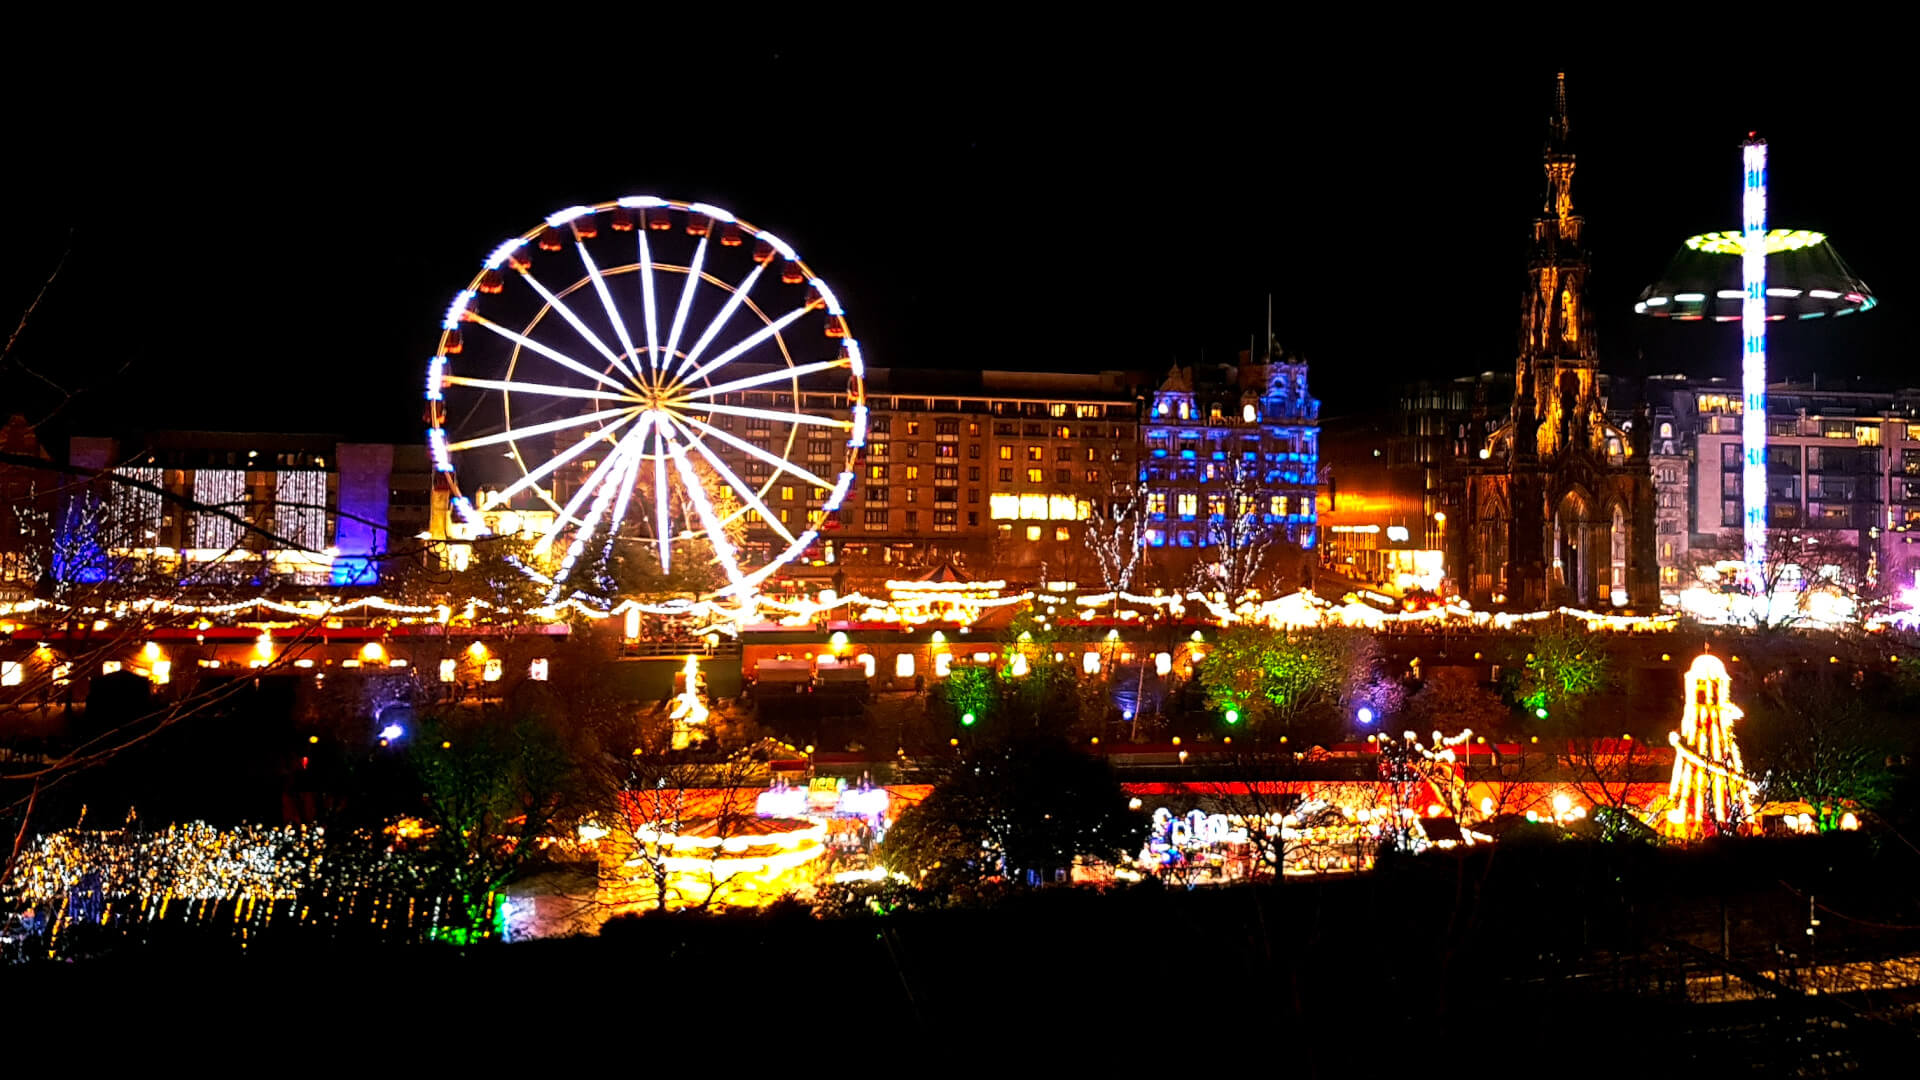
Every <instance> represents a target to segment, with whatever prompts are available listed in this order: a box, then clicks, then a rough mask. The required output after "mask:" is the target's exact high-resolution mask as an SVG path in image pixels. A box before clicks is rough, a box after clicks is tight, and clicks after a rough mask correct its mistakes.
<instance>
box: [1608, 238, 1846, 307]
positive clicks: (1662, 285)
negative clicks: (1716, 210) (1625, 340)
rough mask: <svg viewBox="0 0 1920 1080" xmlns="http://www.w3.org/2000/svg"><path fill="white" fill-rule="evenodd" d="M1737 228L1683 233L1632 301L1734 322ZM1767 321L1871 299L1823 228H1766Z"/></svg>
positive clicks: (1738, 295)
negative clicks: (1653, 278)
mask: <svg viewBox="0 0 1920 1080" xmlns="http://www.w3.org/2000/svg"><path fill="white" fill-rule="evenodd" d="M1742 245H1743V241H1742V238H1741V234H1740V233H1738V232H1712V233H1702V234H1701V235H1699V236H1693V237H1689V238H1688V239H1687V242H1686V243H1685V244H1683V245H1681V248H1680V251H1679V252H1678V253H1677V254H1676V255H1674V257H1673V260H1672V261H1671V262H1669V263H1668V264H1667V269H1666V272H1665V273H1663V274H1661V275H1660V280H1658V281H1656V282H1654V283H1653V284H1652V285H1649V286H1647V287H1646V288H1645V289H1644V290H1642V291H1641V293H1640V298H1639V301H1638V302H1637V303H1635V304H1634V305H1633V310H1634V311H1635V312H1636V313H1638V314H1641V315H1651V316H1653V317H1655V318H1660V319H1677V320H1680V321H1682V322H1702V321H1711V322H1739V321H1740V303H1741V301H1742V300H1743V299H1744V298H1745V296H1746V293H1745V292H1744V291H1742V285H1741V269H1740V256H1741V254H1742ZM1766 289H1767V320H1768V321H1769V322H1777V321H1782V320H1786V319H1820V318H1825V317H1827V316H1834V317H1839V316H1842V315H1851V314H1853V313H1854V312H1856V311H1866V310H1868V309H1869V308H1872V307H1873V306H1874V305H1875V304H1876V303H1878V301H1877V300H1875V299H1874V296H1873V292H1872V290H1870V289H1868V288H1867V284H1866V282H1864V281H1861V280H1860V279H1859V278H1857V277H1855V276H1854V275H1853V271H1852V270H1850V269H1848V267H1847V264H1846V263H1845V262H1844V261H1842V260H1841V258H1840V253H1839V252H1837V251H1835V250H1834V249H1833V245H1832V244H1831V243H1829V242H1828V241H1827V237H1826V234H1825V233H1817V232H1810V231H1808V230H1806V229H1774V230H1772V231H1771V232H1769V233H1767V276H1766Z"/></svg>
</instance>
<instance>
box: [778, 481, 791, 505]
mask: <svg viewBox="0 0 1920 1080" xmlns="http://www.w3.org/2000/svg"><path fill="white" fill-rule="evenodd" d="M780 498H781V499H782V500H783V501H785V502H792V501H793V485H791V484H788V485H787V486H785V487H782V488H781V489H780Z"/></svg>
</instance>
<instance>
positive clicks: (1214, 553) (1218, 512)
mask: <svg viewBox="0 0 1920 1080" xmlns="http://www.w3.org/2000/svg"><path fill="white" fill-rule="evenodd" d="M1266 497H1267V492H1266V489H1265V485H1264V484H1263V483H1262V482H1261V475H1260V466H1259V465H1257V464H1253V463H1249V462H1240V461H1235V462H1228V463H1227V464H1226V468H1225V475H1224V477H1223V478H1222V479H1221V480H1220V481H1218V482H1217V483H1215V484H1210V485H1208V487H1207V490H1206V492H1205V493H1204V495H1202V498H1204V499H1205V500H1206V505H1205V506H1204V507H1202V509H1203V510H1204V511H1205V513H1206V528H1205V529H1204V530H1203V531H1202V534H1203V536H1204V539H1205V551H1206V557H1205V558H1203V559H1202V561H1200V562H1198V563H1196V564H1195V565H1194V568H1193V586H1194V587H1195V588H1197V589H1200V590H1201V591H1203V592H1220V593H1225V594H1226V597H1227V600H1228V602H1229V603H1232V602H1234V601H1236V600H1238V599H1239V598H1240V597H1242V596H1245V595H1246V594H1247V593H1248V592H1249V591H1251V590H1252V589H1254V588H1255V587H1257V586H1258V585H1259V583H1260V581H1261V580H1262V577H1263V575H1264V574H1265V573H1266V571H1267V570H1268V569H1269V566H1268V564H1269V561H1270V559H1271V557H1272V556H1273V555H1274V553H1275V549H1276V548H1277V547H1279V546H1281V545H1284V544H1285V543H1286V541H1285V539H1284V538H1283V537H1282V536H1281V535H1280V532H1279V530H1278V529H1277V528H1275V527H1274V525H1273V523H1272V522H1270V521H1268V520H1267V517H1268V515H1267V507H1266V506H1264V505H1262V502H1263V500H1264V499H1265V498H1266Z"/></svg>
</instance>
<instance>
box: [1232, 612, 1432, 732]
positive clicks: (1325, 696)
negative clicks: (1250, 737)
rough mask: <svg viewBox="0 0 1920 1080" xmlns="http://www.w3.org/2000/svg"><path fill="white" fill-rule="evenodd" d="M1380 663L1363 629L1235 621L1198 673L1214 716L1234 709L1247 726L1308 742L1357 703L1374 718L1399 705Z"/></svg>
mask: <svg viewBox="0 0 1920 1080" xmlns="http://www.w3.org/2000/svg"><path fill="white" fill-rule="evenodd" d="M1381 667H1382V653H1381V650H1380V646H1379V643H1378V642H1377V641H1376V640H1375V639H1374V637H1373V635H1372V634H1369V633H1367V632H1366V631H1363V630H1350V629H1344V628H1334V627H1329V628H1321V629H1308V630H1293V631H1287V630H1277V629H1271V628H1268V627H1258V626H1235V627H1233V628H1231V629H1229V630H1227V631H1226V632H1225V633H1223V634H1221V635H1220V638H1219V640H1218V641H1216V642H1215V643H1214V646H1213V649H1212V651H1211V653H1210V654H1209V655H1208V657H1207V660H1206V662H1205V663H1204V664H1202V665H1201V666H1200V670H1199V679H1200V683H1201V686H1202V689H1203V692H1204V696H1205V700H1206V703H1207V708H1208V710H1209V711H1210V712H1212V713H1213V714H1214V715H1217V716H1220V717H1222V718H1225V717H1226V716H1227V714H1228V713H1229V712H1230V711H1233V712H1238V713H1239V714H1240V716H1241V718H1242V720H1243V722H1244V723H1245V724H1246V725H1247V726H1248V727H1250V728H1255V729H1267V728H1274V729H1277V730H1278V731H1279V732H1286V733H1290V734H1291V736H1292V739H1293V741H1294V742H1301V741H1303V740H1305V741H1307V743H1308V745H1311V744H1312V743H1313V742H1327V741H1331V740H1332V739H1334V738H1335V737H1337V736H1338V735H1340V734H1341V733H1343V732H1344V731H1346V730H1347V725H1348V723H1349V721H1350V720H1352V713H1353V712H1354V711H1355V710H1357V709H1358V708H1359V707H1361V706H1362V705H1365V706H1366V707H1368V708H1372V709H1374V711H1375V715H1376V716H1377V717H1380V718H1384V717H1385V716H1386V715H1388V714H1389V713H1390V712H1391V711H1392V710H1393V709H1394V707H1395V706H1397V705H1398V697H1397V694H1398V688H1397V686H1395V685H1394V683H1393V681H1392V680H1390V679H1385V678H1383V677H1382V672H1381Z"/></svg>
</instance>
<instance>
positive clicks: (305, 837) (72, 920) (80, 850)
mask: <svg viewBox="0 0 1920 1080" xmlns="http://www.w3.org/2000/svg"><path fill="white" fill-rule="evenodd" d="M391 831H392V830H389V832H391ZM325 849H326V836H325V830H324V829H323V828H322V827H320V826H316V825H239V826H233V827H225V828H222V827H216V826H213V825H209V824H207V823H205V822H198V821H196V822H186V823H181V824H175V825H170V826H168V827H167V828H165V829H162V830H158V831H151V832H150V831H145V830H141V829H138V828H134V827H131V826H129V827H126V828H118V829H89V828H85V827H82V826H76V827H74V828H70V829H63V830H60V831H58V832H53V833H48V834H45V835H42V836H39V837H36V838H35V839H34V840H33V841H32V842H31V843H30V844H29V845H28V846H26V847H25V848H23V849H22V851H21V853H20V857H19V859H18V860H17V862H16V864H15V866H14V868H13V872H12V874H11V875H10V876H9V877H8V880H7V883H6V887H5V889H4V890H3V891H0V901H4V902H5V903H6V906H7V907H8V908H10V909H12V910H14V911H16V912H17V913H18V914H16V915H15V916H14V918H13V920H12V921H11V922H10V924H9V926H8V931H9V936H11V937H16V938H17V937H24V936H25V934H22V933H21V932H22V931H25V932H26V934H32V935H37V936H38V938H39V939H40V944H41V946H42V947H44V948H46V949H47V951H48V954H49V955H56V954H58V952H59V950H60V948H61V937H62V935H63V934H64V933H66V932H67V931H69V930H70V929H71V928H72V927H73V926H75V925H77V924H92V925H96V926H100V927H109V928H115V929H119V930H122V931H129V932H138V931H139V930H140V929H141V928H143V927H149V926H155V925H165V924H190V925H194V926H197V927H200V928H202V929H207V928H212V929H225V930H227V931H229V932H230V933H231V934H232V936H233V937H234V938H236V939H237V940H238V941H239V943H240V945H241V947H242V948H245V947H246V945H247V944H248V943H249V942H250V941H251V940H253V939H255V938H257V937H259V936H260V935H261V934H262V933H264V932H266V931H268V930H269V929H271V928H272V927H273V926H274V925H275V924H278V925H280V926H281V927H282V928H286V927H287V926H290V925H291V926H297V927H302V928H305V929H308V930H316V929H317V930H320V931H322V932H332V933H335V934H347V933H360V934H373V935H376V936H386V937H392V938H398V939H402V940H419V939H429V940H436V939H447V938H458V939H460V940H465V939H466V938H467V937H468V936H470V935H472V934H473V933H474V932H475V929H474V928H473V927H471V926H469V925H467V924H468V923H469V922H470V921H471V920H470V919H462V918H459V917H457V915H456V907H457V905H456V903H455V902H454V901H453V900H452V898H442V897H433V896H428V895H422V894H420V893H419V892H417V891H415V890H409V889H405V888H401V887H398V884H397V879H395V880H387V879H389V878H393V877H394V872H395V871H399V876H400V877H404V876H406V875H405V871H404V868H400V867H398V866H397V865H395V864H394V860H395V859H396V858H398V856H396V855H395V854H394V852H393V851H392V850H391V849H389V850H387V851H386V852H384V853H383V854H381V855H380V856H378V857H377V858H375V859H374V860H372V861H371V862H370V863H369V864H368V865H366V866H363V867H358V868H357V870H349V869H348V868H347V867H345V866H326V865H325ZM323 868H324V869H325V870H326V871H327V872H326V873H325V874H323V873H322V870H323ZM484 899H485V906H486V907H488V908H492V907H494V906H495V905H494V903H493V900H494V899H495V898H492V897H489V898H484ZM498 930H499V928H498V927H493V926H490V927H484V928H481V930H480V932H481V933H483V934H485V933H497V932H498Z"/></svg>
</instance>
